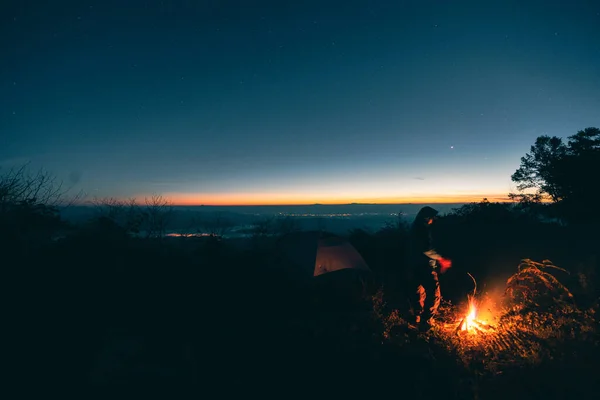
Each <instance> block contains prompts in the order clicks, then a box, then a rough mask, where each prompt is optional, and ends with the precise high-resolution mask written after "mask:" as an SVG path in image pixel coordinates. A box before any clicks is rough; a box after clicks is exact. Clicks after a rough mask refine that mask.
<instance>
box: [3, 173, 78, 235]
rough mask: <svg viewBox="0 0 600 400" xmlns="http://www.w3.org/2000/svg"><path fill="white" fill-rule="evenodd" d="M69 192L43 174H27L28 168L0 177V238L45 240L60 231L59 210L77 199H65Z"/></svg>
mask: <svg viewBox="0 0 600 400" xmlns="http://www.w3.org/2000/svg"><path fill="white" fill-rule="evenodd" d="M68 191H69V190H68V189H65V188H63V184H62V182H61V181H58V180H57V179H56V177H55V176H54V175H52V174H50V173H49V172H47V171H44V170H39V171H37V172H36V173H31V172H30V170H29V165H28V164H25V165H23V166H21V167H19V168H12V169H10V170H8V171H6V172H5V173H4V174H0V227H1V228H2V235H3V236H4V237H12V238H13V239H15V238H16V239H18V240H21V241H23V240H28V241H29V239H35V240H38V241H39V240H41V239H44V240H48V239H51V238H52V237H53V235H54V234H55V233H56V232H57V230H58V229H60V228H62V227H64V223H63V221H61V219H60V217H59V213H58V207H59V206H68V205H70V204H72V203H73V202H74V201H76V200H77V199H78V198H79V197H80V196H81V195H80V194H78V195H76V196H74V197H73V198H67V192H68Z"/></svg>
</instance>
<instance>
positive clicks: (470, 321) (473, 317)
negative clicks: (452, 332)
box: [456, 274, 491, 334]
mask: <svg viewBox="0 0 600 400" xmlns="http://www.w3.org/2000/svg"><path fill="white" fill-rule="evenodd" d="M468 275H469V276H470V277H471V279H473V283H474V284H475V288H474V289H473V294H472V295H469V296H467V299H468V302H467V312H466V313H465V314H464V316H463V317H462V319H461V320H460V322H459V323H458V326H457V328H456V332H457V333H461V332H465V333H472V334H475V333H480V332H486V331H488V330H490V329H491V326H490V325H488V324H487V323H486V322H484V321H481V320H479V319H478V318H477V316H478V315H477V312H478V304H477V300H476V298H475V295H476V294H477V281H475V278H474V277H473V275H471V274H468Z"/></svg>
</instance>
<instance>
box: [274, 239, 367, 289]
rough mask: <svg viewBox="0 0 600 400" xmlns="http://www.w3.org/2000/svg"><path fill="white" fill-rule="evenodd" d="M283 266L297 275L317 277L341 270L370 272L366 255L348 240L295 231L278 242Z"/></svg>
mask: <svg viewBox="0 0 600 400" xmlns="http://www.w3.org/2000/svg"><path fill="white" fill-rule="evenodd" d="M277 250H278V254H279V259H280V261H281V262H282V264H283V265H282V267H283V268H286V269H289V270H290V271H288V272H291V273H292V274H293V275H298V276H302V277H305V278H309V277H317V276H321V275H325V274H328V273H330V272H335V271H340V270H354V271H355V272H359V273H360V272H370V269H369V267H368V265H367V263H366V262H365V260H363V258H362V256H361V255H360V254H359V253H358V251H356V249H355V248H354V246H352V245H351V244H350V243H349V242H348V241H347V240H346V239H343V238H341V237H339V236H336V235H334V234H328V233H323V232H295V233H290V234H288V235H285V236H283V237H282V238H281V239H280V240H279V241H278V243H277Z"/></svg>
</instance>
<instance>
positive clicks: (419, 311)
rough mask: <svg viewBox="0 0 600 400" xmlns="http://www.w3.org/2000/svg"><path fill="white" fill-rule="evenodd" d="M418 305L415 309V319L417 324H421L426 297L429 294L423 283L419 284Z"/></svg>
mask: <svg viewBox="0 0 600 400" xmlns="http://www.w3.org/2000/svg"><path fill="white" fill-rule="evenodd" d="M416 294H417V307H416V310H415V316H416V318H415V321H416V323H417V324H419V323H420V322H421V317H422V315H423V312H424V311H425V298H426V296H427V293H426V292H425V287H424V286H423V285H419V286H417V291H416Z"/></svg>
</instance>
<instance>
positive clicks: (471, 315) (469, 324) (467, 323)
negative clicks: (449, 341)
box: [461, 297, 477, 331]
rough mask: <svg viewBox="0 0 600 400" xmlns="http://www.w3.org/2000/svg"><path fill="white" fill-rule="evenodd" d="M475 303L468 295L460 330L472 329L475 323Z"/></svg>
mask: <svg viewBox="0 0 600 400" xmlns="http://www.w3.org/2000/svg"><path fill="white" fill-rule="evenodd" d="M476 317H477V304H476V303H475V298H474V297H469V309H468V311H467V315H466V316H465V319H464V321H463V324H462V327H461V330H463V331H473V328H474V327H475V326H476V324H477V320H476Z"/></svg>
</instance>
